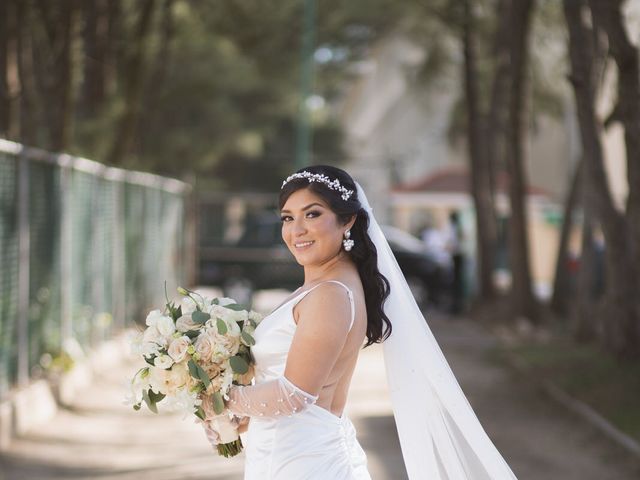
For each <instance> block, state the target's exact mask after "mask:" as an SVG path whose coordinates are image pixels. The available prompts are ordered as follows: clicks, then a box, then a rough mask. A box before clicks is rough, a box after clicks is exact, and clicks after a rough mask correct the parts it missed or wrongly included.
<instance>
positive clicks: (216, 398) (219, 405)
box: [211, 392, 224, 415]
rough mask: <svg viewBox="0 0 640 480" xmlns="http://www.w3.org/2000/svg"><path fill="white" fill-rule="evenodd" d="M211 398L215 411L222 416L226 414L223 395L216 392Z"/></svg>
mask: <svg viewBox="0 0 640 480" xmlns="http://www.w3.org/2000/svg"><path fill="white" fill-rule="evenodd" d="M211 397H212V400H213V411H214V412H216V414H218V415H220V414H221V413H222V412H224V401H223V400H222V395H221V394H220V392H215V393H214V394H213V395H212V396H211Z"/></svg>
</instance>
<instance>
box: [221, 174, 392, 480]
mask: <svg viewBox="0 0 640 480" xmlns="http://www.w3.org/2000/svg"><path fill="white" fill-rule="evenodd" d="M306 171H308V172H311V173H312V174H314V175H322V174H324V175H326V176H327V177H326V178H329V179H330V180H332V181H333V180H335V179H338V180H339V182H340V186H338V184H336V183H333V184H332V183H328V182H323V181H322V178H323V177H320V176H318V177H317V178H316V179H315V181H314V180H313V179H312V178H311V177H309V176H298V177H296V176H295V175H294V176H292V177H290V178H289V179H288V181H286V182H285V183H284V185H283V188H282V190H281V195H280V211H281V220H282V238H283V240H284V242H285V243H286V245H287V247H288V248H289V250H290V251H291V252H292V253H293V255H294V257H295V259H296V261H297V262H298V263H299V264H300V265H302V266H303V267H304V278H305V281H304V285H302V286H301V287H300V288H299V289H298V290H296V291H295V292H294V293H293V295H292V296H291V297H290V298H289V299H287V300H286V301H285V302H284V303H283V304H282V305H280V306H279V307H278V308H276V309H275V310H274V311H273V312H271V313H270V314H269V315H267V316H266V317H265V318H264V319H263V320H262V322H261V323H260V324H259V325H258V327H257V328H256V331H255V334H254V336H255V340H256V344H255V346H254V347H252V352H253V355H254V357H255V360H256V378H255V385H254V386H249V387H232V389H231V391H230V392H229V401H227V402H226V404H227V407H228V408H229V409H230V411H231V412H233V413H234V414H236V415H238V416H249V417H251V420H250V423H249V428H248V431H247V432H246V434H245V435H243V437H244V438H243V443H244V444H245V454H246V461H245V479H246V480H268V479H282V480H295V479H318V480H320V479H322V480H327V479H336V480H342V479H343V480H351V479H354V480H356V479H357V480H360V479H363V480H364V479H370V478H371V477H370V476H369V473H368V471H367V464H366V463H367V462H366V456H365V453H364V451H363V450H362V448H361V447H360V445H359V443H358V441H357V439H356V432H355V430H354V427H353V424H352V423H351V421H350V420H349V418H348V417H347V416H345V414H344V408H345V404H346V402H347V394H348V390H349V384H350V382H351V377H352V375H353V372H354V369H355V366H356V362H357V360H358V353H359V352H360V350H361V349H362V347H363V345H364V344H365V340H366V343H367V344H372V343H375V342H378V341H380V340H381V339H382V337H383V335H384V332H385V330H384V329H385V328H386V329H388V328H389V320H388V319H387V318H386V316H385V315H384V313H383V310H382V302H383V301H384V298H385V297H386V295H387V294H388V293H387V292H388V283H386V281H385V279H384V278H383V277H382V276H381V275H380V273H379V272H378V271H377V267H376V260H377V259H376V255H375V247H373V245H372V244H371V241H367V240H368V239H367V238H365V236H366V231H367V226H368V219H367V214H366V212H365V211H364V210H363V209H362V208H361V206H360V203H359V202H358V199H357V196H356V192H355V184H354V183H353V180H351V178H350V177H349V176H348V175H347V174H346V173H345V172H343V171H342V170H339V169H337V168H332V167H317V166H316V167H309V168H307V169H306ZM310 179H311V180H310ZM349 187H350V188H349ZM349 190H350V192H349Z"/></svg>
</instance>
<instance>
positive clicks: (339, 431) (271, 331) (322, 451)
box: [242, 280, 371, 480]
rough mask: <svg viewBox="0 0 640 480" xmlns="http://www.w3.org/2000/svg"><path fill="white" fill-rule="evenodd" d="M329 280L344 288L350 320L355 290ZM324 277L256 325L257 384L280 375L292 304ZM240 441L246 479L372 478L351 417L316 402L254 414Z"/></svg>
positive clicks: (288, 343)
mask: <svg viewBox="0 0 640 480" xmlns="http://www.w3.org/2000/svg"><path fill="white" fill-rule="evenodd" d="M328 281H330V282H335V283H339V284H340V285H342V286H343V287H344V288H346V289H347V291H348V294H349V299H350V300H351V326H353V320H354V316H355V310H354V302H353V293H352V292H351V290H349V288H348V287H347V286H346V285H344V284H343V283H342V282H338V281H337V280H328ZM322 283H324V282H322ZM322 283H319V284H317V285H315V286H314V287H312V288H310V289H308V290H305V291H302V292H300V293H299V294H297V295H295V296H294V297H292V298H291V299H289V300H288V301H286V302H285V303H283V304H282V305H280V306H279V307H278V308H276V309H275V310H274V311H273V312H271V313H270V314H269V315H267V316H266V317H265V318H264V319H263V320H262V322H261V323H260V324H259V325H258V327H257V328H256V330H255V334H254V336H255V340H256V344H255V345H254V346H253V347H252V349H251V350H252V352H253V355H254V357H255V360H256V377H255V383H256V385H260V384H262V383H264V382H268V381H271V380H274V379H278V378H282V377H283V376H284V371H285V365H286V361H287V356H288V353H289V348H290V347H291V342H292V340H293V336H294V334H295V331H296V326H297V325H296V323H295V321H294V318H293V308H294V307H295V305H296V304H297V303H298V302H299V301H300V300H302V299H303V298H304V297H305V296H306V295H307V294H308V293H309V292H311V291H312V290H313V289H314V288H316V287H317V286H318V285H322ZM351 326H350V327H349V329H351ZM242 441H243V444H244V446H245V449H244V451H245V455H246V461H245V474H244V478H245V480H303V479H305V480H314V479H316V480H370V479H371V477H370V475H369V472H368V470H367V459H366V455H365V453H364V450H363V449H362V447H361V446H360V444H359V443H358V441H357V439H356V432H355V429H354V427H353V424H352V423H351V421H350V420H349V418H348V417H347V416H346V415H345V414H344V413H343V415H342V417H337V416H336V415H334V414H333V413H331V412H329V411H328V410H326V409H324V408H322V407H320V406H318V405H315V404H310V405H308V406H307V408H305V409H303V410H302V411H300V412H297V413H293V414H291V415H285V416H281V417H278V418H260V417H258V416H252V417H251V422H250V424H249V429H248V431H247V432H246V433H244V434H243V435H242Z"/></svg>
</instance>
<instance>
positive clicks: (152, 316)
mask: <svg viewBox="0 0 640 480" xmlns="http://www.w3.org/2000/svg"><path fill="white" fill-rule="evenodd" d="M163 316H164V315H162V312H161V311H160V310H151V311H150V312H149V315H147V319H146V321H145V323H146V324H147V325H148V326H149V327H155V325H156V323H157V321H158V319H159V318H161V317H163Z"/></svg>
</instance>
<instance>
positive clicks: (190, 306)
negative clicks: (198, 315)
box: [181, 297, 196, 315]
mask: <svg viewBox="0 0 640 480" xmlns="http://www.w3.org/2000/svg"><path fill="white" fill-rule="evenodd" d="M181 307H182V308H181V310H182V314H183V315H190V314H192V313H193V312H195V311H196V302H195V301H194V300H193V299H192V298H191V297H184V298H183V299H182V305H181Z"/></svg>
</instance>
